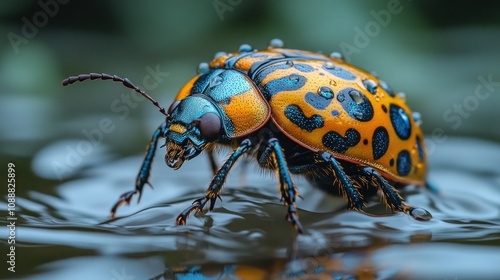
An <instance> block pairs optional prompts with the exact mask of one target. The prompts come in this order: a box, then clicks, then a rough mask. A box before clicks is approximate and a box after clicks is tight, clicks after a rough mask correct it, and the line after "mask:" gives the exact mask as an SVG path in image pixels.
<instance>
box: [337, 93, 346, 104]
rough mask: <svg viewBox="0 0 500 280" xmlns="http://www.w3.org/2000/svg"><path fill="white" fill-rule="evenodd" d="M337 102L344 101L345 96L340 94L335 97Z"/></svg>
mask: <svg viewBox="0 0 500 280" xmlns="http://www.w3.org/2000/svg"><path fill="white" fill-rule="evenodd" d="M337 100H338V101H339V102H344V100H345V96H344V94H343V93H341V94H339V95H337Z"/></svg>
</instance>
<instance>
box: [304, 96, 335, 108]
mask: <svg viewBox="0 0 500 280" xmlns="http://www.w3.org/2000/svg"><path fill="white" fill-rule="evenodd" d="M305 100H306V102H307V103H308V104H309V105H311V106H313V107H314V108H316V109H318V110H324V109H325V108H326V107H328V105H330V103H331V102H332V99H331V98H330V99H328V98H325V97H323V96H321V95H318V94H316V93H314V92H308V93H306V97H305Z"/></svg>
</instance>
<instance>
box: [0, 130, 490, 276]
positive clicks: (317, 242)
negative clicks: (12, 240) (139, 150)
mask: <svg viewBox="0 0 500 280" xmlns="http://www.w3.org/2000/svg"><path fill="white" fill-rule="evenodd" d="M463 147H474V150H473V149H472V148H471V149H470V150H463ZM48 154H50V153H43V152H41V153H40V154H38V156H37V158H35V160H34V161H35V162H43V161H44V160H49V159H47V158H46V156H47V155H48ZM450 159H453V160H450ZM102 160H103V161H105V162H104V163H101V164H99V166H98V167H97V166H94V167H88V168H83V170H79V171H78V172H79V174H78V176H79V177H75V178H76V179H73V180H70V181H66V182H64V183H62V184H60V186H59V187H58V188H57V193H55V194H48V193H43V192H40V191H32V192H30V193H29V197H24V198H19V199H18V200H17V205H18V213H19V217H20V220H21V221H20V222H19V224H21V225H22V226H20V227H19V233H18V239H17V242H18V253H19V255H20V256H21V255H26V256H37V257H36V258H35V257H26V258H25V259H23V260H21V258H20V257H19V262H20V263H22V262H24V265H25V266H27V265H29V266H30V267H33V269H31V270H30V269H29V267H25V269H24V268H23V271H26V272H27V273H29V274H27V275H24V276H26V277H28V276H30V277H34V278H37V279H44V278H47V279H48V278H50V279H67V278H70V277H71V278H73V279H75V278H76V279H80V278H81V279H89V278H94V277H95V276H98V277H99V278H102V279H148V278H153V279H191V278H195V277H196V279H237V278H231V277H240V279H307V278H308V277H310V278H313V279H350V278H349V277H358V278H359V279H373V278H378V279H386V278H391V277H395V278H410V279H415V278H434V279H469V278H475V277H479V278H488V277H490V278H492V277H493V275H500V267H499V266H498V263H499V261H500V250H499V246H500V231H499V230H498V229H499V226H500V171H499V169H498V166H499V165H500V149H499V145H497V144H492V143H488V142H481V141H477V140H467V139H449V140H448V141H447V142H446V143H445V145H443V146H442V147H439V149H436V152H435V153H433V154H432V155H431V157H430V170H431V173H430V174H429V175H430V176H429V178H430V180H431V181H432V182H433V183H434V184H435V185H436V186H438V187H439V193H437V194H436V193H432V192H430V191H427V190H424V189H420V188H412V187H408V188H406V189H405V191H404V196H405V197H406V199H407V200H408V201H409V203H410V204H411V205H418V206H419V207H423V208H425V209H427V210H429V211H430V212H431V213H432V215H433V217H434V218H433V219H432V220H431V221H427V222H422V221H417V220H414V219H412V218H411V217H409V216H407V215H405V214H401V213H396V214H393V213H390V212H388V211H387V210H386V209H384V207H383V205H381V204H380V203H379V202H378V200H377V199H374V200H372V201H371V202H370V203H369V207H368V208H367V209H366V213H359V212H354V211H346V210H344V207H345V203H344V202H343V201H342V200H340V199H337V198H332V197H330V196H325V195H324V194H323V193H321V192H320V191H317V190H315V189H313V188H311V187H309V186H308V185H307V183H306V182H305V181H304V180H298V181H297V183H298V185H299V188H300V191H301V194H302V196H303V197H304V199H303V200H301V201H299V203H298V207H299V209H300V216H301V220H302V222H303V225H304V228H305V229H306V232H305V234H303V235H299V236H297V235H296V233H295V231H294V230H293V228H292V227H291V226H290V225H289V223H288V222H287V221H286V220H285V219H284V216H285V212H286V211H285V209H284V207H283V206H282V204H281V203H280V201H279V197H278V192H277V190H276V182H275V178H272V177H269V176H263V175H261V174H260V172H256V171H255V169H254V168H253V167H250V166H247V167H243V166H239V167H240V168H239V169H240V172H238V170H235V172H233V174H232V175H233V176H232V177H230V178H229V181H228V184H227V185H228V187H227V188H226V189H225V191H224V192H223V196H222V199H223V202H220V201H218V202H217V204H216V206H215V209H214V211H213V212H208V213H207V212H203V213H198V214H196V215H194V216H192V217H191V219H190V220H189V222H188V225H187V226H175V217H176V216H177V214H178V213H179V212H180V211H182V210H183V209H184V208H185V207H187V206H188V205H189V204H190V203H191V202H192V201H193V199H195V198H197V197H199V196H200V194H201V193H203V192H204V189H205V187H206V184H207V183H208V182H209V180H210V177H211V171H210V168H209V167H208V163H206V162H205V161H203V160H195V161H193V162H189V163H187V164H186V166H184V167H183V168H181V169H180V170H178V171H171V170H167V168H166V167H165V166H164V165H163V162H161V161H158V162H157V163H155V166H154V167H153V174H152V179H151V183H152V184H153V185H154V186H155V189H154V190H151V189H146V190H145V192H144V194H143V197H142V201H141V203H140V204H137V203H136V202H135V200H134V202H133V203H131V205H130V206H129V207H122V208H120V210H119V212H118V213H117V214H118V215H117V218H115V219H112V220H109V210H110V207H111V206H112V204H113V203H114V202H115V200H116V199H117V197H118V195H120V194H121V193H123V192H124V191H126V190H129V189H131V188H132V185H133V182H134V178H135V174H134V173H135V171H136V170H137V168H138V166H139V163H140V162H141V156H137V157H132V158H126V159H122V160H116V161H109V162H106V160H107V157H103V158H102ZM235 168H237V167H235ZM41 170H43V169H41ZM194 170H196V172H197V173H196V176H193V171H194ZM243 174H244V175H243ZM242 182H244V183H242ZM2 204H4V202H2ZM2 209H6V207H3V206H2ZM2 214H3V213H2ZM3 231H5V229H2V234H4V232H3ZM20 265H21V264H20ZM89 267H92V270H88V268H89ZM19 275H20V276H22V275H21V274H19ZM342 277H344V278H342Z"/></svg>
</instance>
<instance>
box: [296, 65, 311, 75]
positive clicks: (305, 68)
mask: <svg viewBox="0 0 500 280" xmlns="http://www.w3.org/2000/svg"><path fill="white" fill-rule="evenodd" d="M293 68H295V69H297V70H299V71H300V72H305V73H307V72H312V71H314V67H312V66H310V65H307V64H303V63H294V64H293Z"/></svg>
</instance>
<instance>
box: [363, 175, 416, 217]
mask: <svg viewBox="0 0 500 280" xmlns="http://www.w3.org/2000/svg"><path fill="white" fill-rule="evenodd" d="M362 172H363V173H364V174H365V175H367V176H369V177H371V178H374V179H375V181H376V182H377V186H378V188H379V189H380V191H381V192H382V195H383V198H384V201H385V203H386V204H387V205H388V206H389V207H390V208H391V209H392V210H393V211H399V212H405V213H407V214H408V212H409V209H410V208H411V207H409V206H408V205H406V204H405V203H404V200H403V198H402V197H401V195H400V194H399V192H398V191H397V190H396V189H395V188H394V187H393V186H391V185H390V184H389V183H388V182H387V180H385V179H384V178H383V177H382V176H381V175H380V174H379V173H378V172H377V171H376V170H375V169H373V168H371V167H364V168H362Z"/></svg>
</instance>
